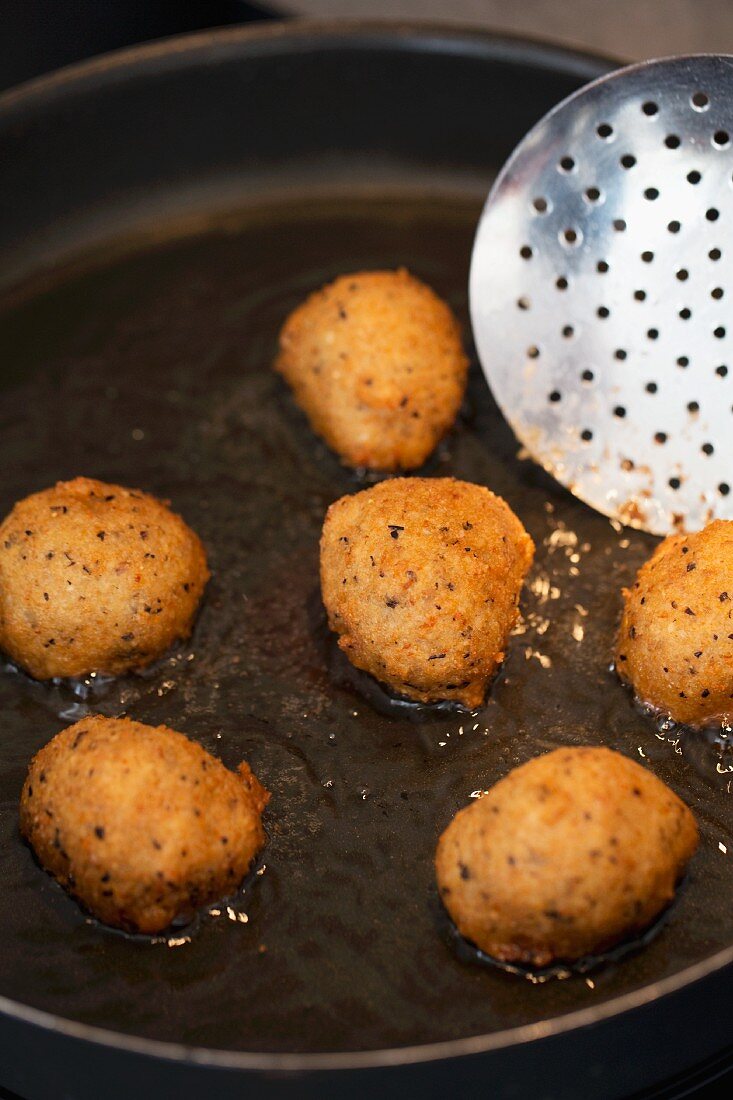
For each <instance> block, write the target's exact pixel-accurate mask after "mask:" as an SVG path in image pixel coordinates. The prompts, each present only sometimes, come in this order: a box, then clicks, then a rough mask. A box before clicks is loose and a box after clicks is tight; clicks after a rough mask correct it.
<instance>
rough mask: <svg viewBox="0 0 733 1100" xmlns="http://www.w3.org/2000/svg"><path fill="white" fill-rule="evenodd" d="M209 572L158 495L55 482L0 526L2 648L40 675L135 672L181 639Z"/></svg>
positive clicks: (86, 482) (85, 481)
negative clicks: (55, 483) (133, 670)
mask: <svg viewBox="0 0 733 1100" xmlns="http://www.w3.org/2000/svg"><path fill="white" fill-rule="evenodd" d="M208 578H209V570H208V568H207V564H206V555H205V553H204V548H203V546H202V545H201V542H200V540H199V538H198V536H197V535H195V534H194V532H193V531H192V530H191V528H190V527H188V526H187V525H186V524H185V523H184V521H183V520H182V519H181V517H180V516H177V515H176V514H175V513H174V512H172V511H171V510H170V509H169V508H168V507H167V506H166V504H164V503H163V502H161V501H159V500H156V499H155V497H153V496H150V495H149V494H147V493H143V492H141V491H139V490H133V489H125V488H123V487H122V486H120V485H109V484H106V483H105V482H102V481H94V480H92V479H91V478H84V477H78V478H76V479H75V480H74V481H65V482H59V483H58V484H57V485H56V486H55V487H54V488H53V489H44V490H43V491H42V492H40V493H34V494H33V495H32V496H29V497H26V498H25V499H24V500H21V501H20V502H19V503H18V504H16V505H15V507H14V508H13V510H12V511H11V512H10V514H9V515H8V516H7V517H6V518H5V519H4V520H3V522H2V524H0V649H3V650H4V651H5V652H6V653H7V654H8V656H9V657H10V658H11V659H12V660H14V661H15V662H17V664H18V665H20V666H21V667H22V668H24V669H25V670H26V671H27V672H29V673H30V675H31V676H34V677H35V678H36V679H38V680H47V679H51V678H53V677H57V676H59V677H65V676H83V675H86V674H87V673H89V672H106V673H110V674H113V675H117V674H119V673H122V672H126V671H127V670H129V669H134V668H142V667H144V666H145V665H147V664H150V662H151V661H154V660H155V659H156V658H157V657H160V656H161V655H162V654H163V653H164V652H165V651H166V650H167V649H168V648H169V647H170V646H171V645H172V643H173V642H174V641H176V640H178V639H180V638H187V637H188V635H189V634H190V632H191V628H192V625H193V620H194V617H195V614H196V610H197V608H198V605H199V602H200V600H201V597H202V595H203V591H204V587H205V585H206V582H207V580H208Z"/></svg>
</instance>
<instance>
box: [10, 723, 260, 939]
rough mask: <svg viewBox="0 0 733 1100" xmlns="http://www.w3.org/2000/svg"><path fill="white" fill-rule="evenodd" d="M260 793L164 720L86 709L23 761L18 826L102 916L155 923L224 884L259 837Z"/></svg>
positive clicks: (121, 924) (158, 926) (142, 925)
mask: <svg viewBox="0 0 733 1100" xmlns="http://www.w3.org/2000/svg"><path fill="white" fill-rule="evenodd" d="M268 799H269V795H268V793H267V791H265V789H264V788H263V787H262V786H260V784H259V783H258V781H257V780H256V779H255V777H254V775H253V774H252V772H251V771H250V769H249V767H248V765H247V764H240V766H239V774H238V775H235V774H234V772H230V771H229V770H228V769H227V768H225V767H224V765H223V764H222V763H221V762H220V761H219V760H216V759H215V758H214V757H213V756H210V755H209V753H208V752H206V751H205V750H204V749H202V748H201V747H200V746H199V745H196V744H194V743H193V742H192V741H189V740H188V738H186V737H184V736H183V734H181V733H176V732H175V731H174V730H171V729H168V728H167V727H166V726H158V727H157V728H153V727H152V726H144V725H142V724H141V723H139V722H133V721H131V720H130V719H127V718H117V719H113V718H102V717H99V716H96V717H91V718H85V719H83V720H82V721H81V722H77V723H76V724H75V725H73V726H69V728H68V729H65V730H63V731H62V732H61V733H59V734H58V735H57V736H56V737H54V738H53V740H52V741H50V742H49V743H48V744H47V745H46V746H45V747H44V748H42V749H41V751H40V752H39V753H37V754H36V756H35V757H34V758H33V760H32V761H31V765H30V768H29V769H28V776H27V779H26V781H25V785H24V787H23V793H22V795H21V800H20V829H21V832H22V834H23V836H24V837H25V838H26V840H27V841H28V842H29V844H30V845H31V846H32V848H33V849H34V851H35V853H36V855H37V857H38V859H39V861H40V862H41V864H42V865H43V867H45V869H46V870H47V871H49V872H50V873H51V874H52V875H53V876H54V878H56V879H58V881H59V882H60V883H61V885H62V886H63V887H64V888H65V889H66V890H68V891H69V893H71V894H72V895H74V896H75V897H76V898H77V899H78V900H79V901H81V902H82V904H83V905H84V906H85V907H86V908H87V909H88V910H89V911H90V912H91V913H94V914H95V916H97V917H99V919H100V920H101V921H104V923H105V924H110V925H113V926H114V927H116V928H123V929H125V930H127V931H133V932H136V931H139V932H159V931H161V930H162V929H164V928H166V927H167V926H168V925H169V924H170V923H171V921H172V920H174V919H175V918H176V917H188V916H190V915H192V914H193V912H194V911H195V910H196V909H197V908H198V907H199V906H202V905H206V904H209V903H210V902H212V901H215V900H217V899H218V898H221V897H222V896H224V895H226V894H231V893H233V892H234V891H235V890H236V889H237V887H238V886H239V884H240V883H241V881H242V879H243V878H244V876H245V875H246V873H247V871H248V869H249V867H250V864H251V862H252V860H253V859H254V857H255V855H256V854H257V852H258V851H259V850H260V849H261V848H262V846H263V844H264V841H265V836H264V832H263V829H262V823H261V820H260V817H261V813H262V810H263V809H264V807H265V805H266V804H267V801H268Z"/></svg>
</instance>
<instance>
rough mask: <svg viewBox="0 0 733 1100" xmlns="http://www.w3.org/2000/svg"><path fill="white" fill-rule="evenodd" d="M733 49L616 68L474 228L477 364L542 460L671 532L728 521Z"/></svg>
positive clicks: (542, 131) (575, 102)
mask: <svg viewBox="0 0 733 1100" xmlns="http://www.w3.org/2000/svg"><path fill="white" fill-rule="evenodd" d="M732 265H733V58H728V57H716V56H699V57H687V58H670V59H667V60H662V61H654V62H649V63H645V64H642V65H636V66H631V67H630V68H626V69H622V70H619V71H618V72H616V73H613V74H612V75H610V76H608V77H604V78H602V79H601V80H598V81H596V82H594V83H593V84H590V85H588V86H587V87H586V88H585V89H582V90H581V91H580V92H578V93H576V94H575V95H573V96H571V97H570V98H569V99H567V100H565V102H564V103H562V104H560V105H559V106H558V107H557V108H555V109H554V110H553V111H551V112H550V114H548V115H547V116H546V117H545V118H544V119H543V120H542V121H541V122H540V123H539V124H538V125H537V126H536V127H535V128H534V129H533V130H532V131H531V132H530V133H529V134H528V135H527V137H526V138H525V139H524V140H523V141H522V142H521V144H520V145H519V146H518V147H517V149H516V150H515V152H514V154H513V155H512V157H511V158H510V160H509V161H508V163H507V164H506V166H505V167H504V169H503V171H502V173H501V175H500V176H499V178H498V180H497V182H496V184H495V186H494V188H493V190H492V192H491V194H490V195H489V198H488V201H487V203H486V206H485V208H484V213H483V216H482V219H481V222H480V224H479V228H478V232H477V235H476V240H475V244H474V252H473V261H472V268H471V283H470V293H471V316H472V322H473V329H474V335H475V338H476V344H477V347H478V351H479V356H480V358H481V362H482V365H483V368H484V371H485V373H486V377H487V379H488V381H489V384H490V386H491V388H492V390H493V392H494V395H495V396H496V398H497V400H498V402H499V404H500V406H501V408H502V410H503V412H504V414H505V415H506V417H507V419H508V420H509V422H510V423H511V425H512V427H513V428H514V431H515V432H516V434H517V436H518V437H519V439H520V441H521V442H522V443H523V444H524V446H525V448H526V449H527V451H529V453H530V454H531V455H532V456H533V457H534V458H535V459H536V460H537V461H538V462H540V463H541V464H542V465H543V466H544V467H545V468H546V469H547V470H549V471H550V472H551V473H552V474H554V476H555V477H556V478H557V479H558V480H559V481H560V482H562V483H563V484H564V485H565V486H567V488H569V489H570V490H571V491H572V492H573V493H575V494H576V495H577V496H578V497H580V498H581V499H582V500H584V501H586V502H587V503H588V504H590V505H592V506H593V507H594V508H596V509H597V510H599V511H600V512H603V513H604V514H606V515H609V516H611V517H614V518H616V519H618V520H621V521H622V522H623V523H626V524H630V525H632V526H634V527H641V528H644V529H646V530H649V531H652V532H654V533H657V534H665V533H668V532H670V531H674V530H678V529H681V528H686V529H689V530H694V529H697V528H700V527H702V526H704V524H705V523H707V522H708V521H709V520H710V519H712V518H714V517H719V518H728V519H730V518H733V321H731V319H730V317H729V316H728V314H729V309H730V298H731V296H733V278H731V275H732V274H733V267H732Z"/></svg>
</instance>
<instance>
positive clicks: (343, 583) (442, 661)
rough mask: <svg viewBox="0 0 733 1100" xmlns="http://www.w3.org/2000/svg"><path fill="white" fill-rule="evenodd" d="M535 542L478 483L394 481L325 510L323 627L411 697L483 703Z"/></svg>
mask: <svg viewBox="0 0 733 1100" xmlns="http://www.w3.org/2000/svg"><path fill="white" fill-rule="evenodd" d="M533 554H534V545H533V543H532V540H531V538H530V537H529V535H528V534H527V532H526V531H525V530H524V528H523V527H522V524H521V523H520V522H519V520H518V519H517V517H516V516H515V515H514V513H513V512H512V510H511V508H510V507H509V506H508V504H506V503H505V502H504V501H503V500H502V499H501V498H500V497H497V496H494V494H493V493H491V492H490V491H489V490H488V489H486V488H484V487H483V486H482V485H471V484H469V483H468V482H465V481H456V480H454V479H453V478H394V479H392V480H390V481H384V482H382V483H381V484H379V485H375V486H374V487H373V488H371V489H365V490H364V491H363V492H361V493H357V494H356V495H355V496H346V497H342V498H341V500H338V501H336V503H335V504H332V505H331V507H330V508H329V510H328V514H327V516H326V522H325V524H324V526H323V534H322V535H321V591H322V594H323V602H324V604H325V606H326V610H327V612H328V621H329V626H330V627H331V629H332V630H334V631H336V633H337V634H339V635H340V638H339V645H340V647H341V648H342V649H343V651H344V653H345V654H346V656H347V657H348V658H349V660H350V661H351V663H352V664H354V665H356V667H357V668H361V669H364V670H365V671H366V672H370V673H371V674H372V675H373V676H375V677H376V678H377V679H378V680H381V681H382V682H383V683H385V684H388V685H389V687H391V688H392V689H393V690H394V691H396V692H398V693H400V694H401V695H405V696H407V697H408V698H410V699H415V700H419V701H422V702H434V701H437V700H441V699H455V700H458V701H459V702H461V703H464V704H465V705H466V706H469V707H472V706H477V705H478V704H480V703H481V702H482V700H483V698H484V695H485V693H486V688H487V685H488V683H489V681H490V680H491V679H492V677H493V676H494V674H495V673H496V670H497V669H498V667H499V665H500V664H501V662H502V660H503V659H504V649H505V647H506V643H507V639H508V637H509V633H510V631H511V629H512V626H513V625H514V623H515V621H516V619H517V616H518V613H519V612H518V604H519V593H520V589H521V587H522V580H523V579H524V576H525V574H526V572H527V570H528V569H529V567H530V565H531V563H532V557H533Z"/></svg>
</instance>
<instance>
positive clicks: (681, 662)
mask: <svg viewBox="0 0 733 1100" xmlns="http://www.w3.org/2000/svg"><path fill="white" fill-rule="evenodd" d="M624 599H625V606H624V612H623V617H622V620H621V626H620V629H619V634H618V640H617V643H616V668H617V670H618V673H619V675H620V676H621V678H622V679H623V680H625V681H627V682H629V683H630V684H631V685H632V687H633V689H634V691H635V693H636V695H637V697H638V698H639V699H640V700H641V701H642V702H643V703H647V704H649V705H651V706H653V707H655V708H656V709H658V710H659V711H661V712H663V713H664V714H666V715H669V716H670V717H672V718H674V719H675V721H677V722H686V723H688V724H690V725H706V724H711V723H718V722H727V721H730V719H731V718H733V521H732V520H716V521H715V522H714V523H711V524H709V525H708V526H707V527H706V528H705V529H704V530H702V531H698V532H697V533H696V534H692V535H671V536H670V537H669V538H666V539H665V540H664V542H662V543H660V544H659V546H658V547H657V548H656V550H655V551H654V554H653V555H652V557H651V558H650V559H649V561H647V562H646V563H645V564H644V565H643V566H642V567H641V569H640V570H639V573H638V576H637V578H636V583H635V584H634V586H633V588H631V589H625V590H624Z"/></svg>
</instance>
